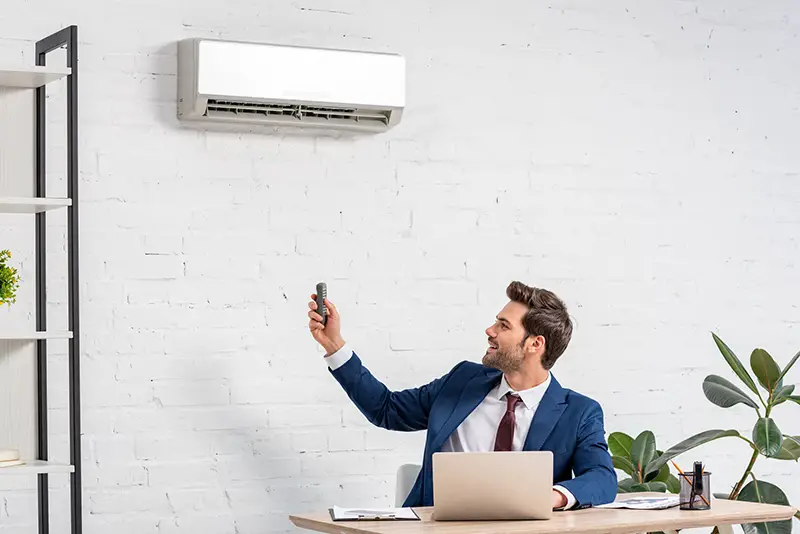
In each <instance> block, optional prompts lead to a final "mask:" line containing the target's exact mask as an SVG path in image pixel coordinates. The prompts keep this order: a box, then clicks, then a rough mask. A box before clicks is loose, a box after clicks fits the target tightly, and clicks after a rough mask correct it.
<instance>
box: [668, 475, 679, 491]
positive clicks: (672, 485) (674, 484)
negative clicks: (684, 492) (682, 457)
mask: <svg viewBox="0 0 800 534" xmlns="http://www.w3.org/2000/svg"><path fill="white" fill-rule="evenodd" d="M667 491H668V492H670V493H680V492H681V481H680V480H678V477H676V476H675V475H673V474H671V473H670V475H669V478H667Z"/></svg>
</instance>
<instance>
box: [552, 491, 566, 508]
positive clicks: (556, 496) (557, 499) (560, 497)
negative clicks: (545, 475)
mask: <svg viewBox="0 0 800 534" xmlns="http://www.w3.org/2000/svg"><path fill="white" fill-rule="evenodd" d="M566 505H567V497H566V495H564V494H563V493H561V492H560V491H558V490H557V489H554V490H553V509H554V510H557V509H559V508H564V507H565V506H566Z"/></svg>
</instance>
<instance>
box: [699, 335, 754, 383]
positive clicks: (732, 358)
mask: <svg viewBox="0 0 800 534" xmlns="http://www.w3.org/2000/svg"><path fill="white" fill-rule="evenodd" d="M711 335H712V336H713V337H714V342H715V343H716V344H717V348H718V349H719V351H720V352H721V353H722V357H723V358H725V361H726V362H728V365H730V366H731V369H733V372H734V373H736V376H738V377H739V379H741V381H742V382H744V384H745V385H746V386H747V387H748V388H750V391H752V392H753V393H755V394H756V395H758V389H756V383H755V382H753V378H752V377H751V376H750V374H749V373H748V372H747V369H745V368H744V365H742V362H741V361H740V360H739V358H737V357H736V355H735V354H734V353H733V351H732V350H731V349H730V348H728V345H726V344H725V342H724V341H722V340H721V339H720V338H718V337H717V335H716V334H714V333H713V332H712V333H711Z"/></svg>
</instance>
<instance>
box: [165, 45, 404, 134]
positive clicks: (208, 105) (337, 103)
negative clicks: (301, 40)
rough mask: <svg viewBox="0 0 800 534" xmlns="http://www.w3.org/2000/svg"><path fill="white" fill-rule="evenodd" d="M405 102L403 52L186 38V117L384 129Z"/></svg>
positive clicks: (181, 112) (181, 75)
mask: <svg viewBox="0 0 800 534" xmlns="http://www.w3.org/2000/svg"><path fill="white" fill-rule="evenodd" d="M404 106H405V59H404V58H403V57H402V56H400V55H398V54H387V53H378V52H360V51H354V50H334V49H324V48H310V47H300V46H287V45H276V44H260V43H244V42H234V41H220V40H213V39H197V38H194V39H185V40H182V41H179V43H178V117H179V119H181V120H182V121H196V122H201V123H202V122H205V123H228V124H233V125H236V124H239V125H242V126H247V125H258V124H261V125H269V126H295V127H313V128H326V129H334V130H353V131H360V132H383V131H386V130H388V129H389V128H392V127H393V126H395V125H397V123H398V122H400V117H401V115H402V113H403V107H404Z"/></svg>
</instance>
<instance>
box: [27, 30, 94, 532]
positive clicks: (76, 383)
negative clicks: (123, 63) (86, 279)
mask: <svg viewBox="0 0 800 534" xmlns="http://www.w3.org/2000/svg"><path fill="white" fill-rule="evenodd" d="M62 47H66V52H67V67H69V68H70V69H71V70H70V74H69V75H68V76H67V197H68V198H70V199H71V200H72V204H71V205H70V206H67V207H66V209H67V284H68V288H67V295H68V297H67V298H68V321H69V326H68V329H69V330H71V331H72V337H70V338H69V339H68V343H69V353H68V357H69V360H68V362H69V364H68V367H69V377H68V380H69V456H70V464H71V465H72V466H73V469H74V470H73V472H72V473H70V517H71V519H70V529H71V530H70V532H71V534H81V532H82V528H83V522H82V514H81V511H82V505H81V500H82V499H81V418H80V339H81V336H80V314H79V289H80V285H79V278H78V273H79V269H78V267H79V264H78V262H79V256H78V208H79V202H78V28H77V26H69V27H67V28H64V29H63V30H61V31H59V32H57V33H54V34H52V35H50V36H48V37H45V38H44V39H42V40H41V41H38V42H37V43H36V65H41V66H44V65H45V64H46V59H47V55H48V54H49V53H50V52H52V51H54V50H56V49H59V48H62ZM45 91H46V85H43V86H41V87H37V88H36V104H35V121H36V184H35V192H36V196H37V197H42V198H44V197H46V196H47V195H46V189H47V187H46V186H47V183H46V182H47V180H46V166H45V163H46V162H45V154H46V125H47V116H46V109H45V98H46V94H45ZM46 216H47V212H46V210H45V211H42V212H39V213H37V214H36V220H35V235H36V245H35V246H36V329H37V330H39V331H45V330H46V328H47V278H46V275H47V265H46V263H47V262H46V258H47V256H46ZM36 366H37V388H38V393H37V401H38V405H37V427H38V438H37V439H38V442H37V453H38V459H39V460H47V459H48V440H47V409H48V406H47V339H39V340H37V341H36ZM37 477H38V480H37V493H38V516H39V534H48V533H49V531H50V520H49V509H50V506H49V486H48V474H47V473H40V474H38V475H37Z"/></svg>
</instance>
